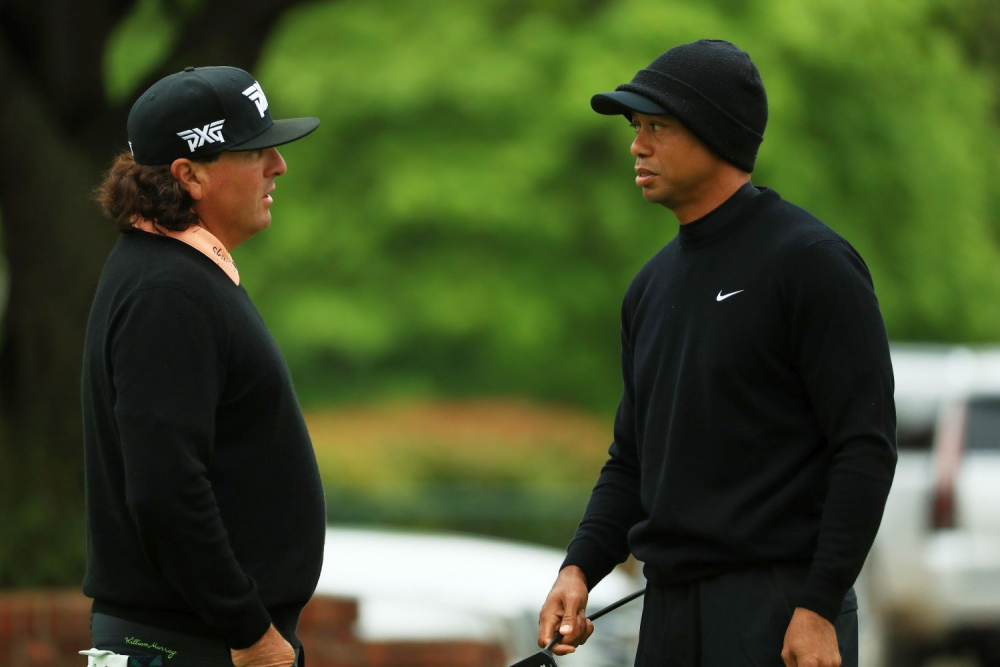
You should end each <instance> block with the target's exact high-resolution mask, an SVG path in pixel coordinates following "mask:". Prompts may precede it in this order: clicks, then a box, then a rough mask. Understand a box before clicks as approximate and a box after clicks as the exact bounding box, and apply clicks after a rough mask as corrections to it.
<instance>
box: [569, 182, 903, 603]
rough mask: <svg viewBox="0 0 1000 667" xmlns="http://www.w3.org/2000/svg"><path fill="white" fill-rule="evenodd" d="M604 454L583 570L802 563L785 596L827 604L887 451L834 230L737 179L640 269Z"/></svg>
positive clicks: (715, 570)
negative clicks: (796, 587)
mask: <svg viewBox="0 0 1000 667" xmlns="http://www.w3.org/2000/svg"><path fill="white" fill-rule="evenodd" d="M622 371H623V377H624V392H623V395H622V399H621V403H620V405H619V407H618V413H617V416H616V418H615V428H614V442H613V444H612V445H611V448H610V452H609V453H610V458H609V459H608V461H607V463H606V464H605V466H604V468H603V469H602V471H601V475H600V478H599V479H598V482H597V484H596V486H595V487H594V490H593V493H592V495H591V499H590V503H589V505H588V507H587V510H586V512H585V514H584V518H583V520H582V521H581V523H580V526H579V528H578V530H577V534H576V536H575V538H574V539H573V541H572V542H571V543H570V545H569V548H568V555H567V558H566V561H565V563H564V565H570V564H572V565H577V566H579V567H580V568H581V569H582V570H583V572H584V574H585V575H586V577H587V581H588V585H589V586H591V587H592V586H593V585H595V584H596V583H597V582H598V581H600V579H602V578H603V577H604V576H605V575H606V574H607V573H608V572H610V570H611V569H612V568H613V567H614V565H615V564H617V563H619V562H621V561H623V560H624V559H625V558H626V556H627V555H628V553H629V552H630V551H631V552H632V553H633V554H634V555H635V556H636V558H638V559H639V560H641V561H643V562H644V563H645V574H646V577H647V578H648V579H649V580H650V581H651V582H653V583H663V584H674V583H683V582H689V581H693V580H696V579H699V578H703V577H709V576H712V575H715V574H720V573H723V572H726V571H731V570H735V569H738V568H740V567H746V566H752V565H758V564H764V563H778V562H793V561H800V562H801V561H808V562H811V567H810V571H809V576H808V579H807V582H806V585H805V588H804V591H803V593H802V596H801V599H799V600H796V601H794V604H795V605H796V606H801V607H805V608H807V609H811V610H813V611H816V612H817V613H819V614H821V615H822V616H824V617H826V618H828V619H831V620H832V619H833V618H835V617H836V616H837V614H838V613H839V611H840V607H841V603H842V601H843V598H844V595H845V593H846V591H847V589H848V588H849V587H850V586H851V585H852V584H853V583H854V580H855V579H856V578H857V575H858V572H859V571H860V569H861V565H862V564H863V562H864V558H865V556H866V555H867V553H868V550H869V549H870V547H871V544H872V541H873V540H874V538H875V533H876V532H877V530H878V526H879V522H880V520H881V517H882V510H883V508H884V505H885V499H886V496H887V495H888V492H889V486H890V484H891V482H892V477H893V472H894V468H895V461H896V447H895V408H894V403H893V377H892V367H891V365H890V361H889V349H888V343H887V340H886V333H885V327H884V325H883V323H882V318H881V315H880V313H879V309H878V303H877V301H876V299H875V293H874V291H873V287H872V282H871V277H870V275H869V273H868V269H867V267H866V266H865V264H864V262H863V261H862V259H861V257H860V256H859V255H858V253H857V252H856V251H855V250H854V249H853V248H852V247H851V246H850V245H849V244H848V243H847V242H846V241H844V240H843V239H842V238H841V237H840V236H838V235H837V234H836V233H835V232H834V231H832V230H831V229H830V228H828V227H827V226H825V225H824V224H823V223H822V222H820V221H819V220H817V219H816V218H815V217H813V216H812V215H810V214H809V213H808V212H806V211H804V210H802V209H801V208H798V207H796V206H794V205H792V204H790V203H788V202H786V201H784V200H783V199H781V197H780V196H779V195H778V194H777V193H776V192H774V191H772V190H768V189H764V188H762V189H760V190H758V189H757V188H755V187H754V186H753V185H751V184H747V185H745V186H743V187H742V188H741V189H740V190H739V191H737V193H736V194H734V195H733V197H731V198H730V199H729V200H727V201H726V202H725V203H724V204H723V205H722V206H720V207H719V208H717V209H716V210H715V211H713V212H712V213H710V214H709V215H707V216H705V217H704V218H702V219H700V220H697V221H694V222H691V223H689V224H686V225H682V226H681V228H680V231H679V234H678V236H677V237H676V238H675V239H674V240H673V241H671V242H670V243H669V244H667V246H666V247H664V248H663V249H662V250H661V251H660V252H659V253H658V254H657V255H655V256H654V257H653V258H652V259H651V260H650V261H649V262H648V263H647V264H646V265H645V266H644V267H643V268H642V269H641V270H640V271H639V273H638V274H637V275H636V277H635V278H634V279H633V281H632V284H631V285H630V286H629V288H628V290H627V292H626V294H625V299H624V302H623V305H622Z"/></svg>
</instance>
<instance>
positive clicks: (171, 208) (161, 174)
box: [94, 151, 222, 232]
mask: <svg viewBox="0 0 1000 667" xmlns="http://www.w3.org/2000/svg"><path fill="white" fill-rule="evenodd" d="M221 155H222V154H221V153H216V154H214V155H209V156H206V157H205V158H202V159H198V160H193V161H197V162H214V161H215V160H218V159H219V156H221ZM94 196H95V199H97V202H98V203H99V204H100V205H101V208H102V209H103V210H104V213H105V215H107V216H108V217H109V218H111V219H112V220H114V221H115V223H116V224H117V225H118V229H119V230H121V231H123V232H130V231H132V230H133V229H135V228H134V227H133V226H132V223H133V222H135V221H136V220H137V219H139V218H143V219H145V220H149V221H150V222H155V223H156V224H157V225H158V226H160V227H162V228H164V229H169V230H171V231H176V232H179V231H184V230H185V229H187V228H188V227H190V226H191V225H193V224H195V223H197V222H198V216H197V215H195V214H194V211H192V210H191V206H192V204H194V201H193V200H192V199H191V197H190V195H188V193H187V191H186V190H185V189H184V188H182V187H181V184H180V183H178V182H177V181H176V180H174V177H173V176H171V175H170V165H169V164H167V165H158V166H152V167H151V166H147V165H142V164H136V162H135V159H134V158H133V157H132V153H131V152H129V151H124V152H122V153H121V154H120V155H119V156H118V157H116V158H115V161H114V162H113V163H112V164H111V168H110V169H108V173H107V176H105V178H104V181H103V182H102V183H101V184H100V185H99V186H97V189H96V190H95V192H94Z"/></svg>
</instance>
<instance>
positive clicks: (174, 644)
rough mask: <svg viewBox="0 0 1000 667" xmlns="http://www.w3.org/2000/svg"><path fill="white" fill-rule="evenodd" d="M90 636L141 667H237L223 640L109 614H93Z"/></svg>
mask: <svg viewBox="0 0 1000 667" xmlns="http://www.w3.org/2000/svg"><path fill="white" fill-rule="evenodd" d="M90 634H91V636H92V637H93V640H94V648H99V649H104V650H107V651H114V652H115V653H117V654H118V655H127V656H135V657H136V660H135V663H136V664H137V665H139V666H141V667H146V666H147V665H149V666H150V667H161V666H162V667H167V666H168V665H169V667H232V666H233V661H232V660H231V659H230V654H229V647H228V646H226V644H225V642H223V641H222V640H214V639H206V638H204V637H194V636H191V635H185V634H181V633H179V632H173V631H171V630H164V629H162V628H156V627H153V626H150V625H145V624H142V623H133V622H132V621H127V620H125V619H122V618H116V617H114V616H108V615H107V614H91V617H90ZM305 664H306V663H305V655H304V653H303V652H302V649H301V647H300V648H297V649H295V665H294V667H305ZM129 665H130V666H131V665H132V662H131V661H130V662H129Z"/></svg>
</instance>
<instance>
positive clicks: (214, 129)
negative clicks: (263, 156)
mask: <svg viewBox="0 0 1000 667" xmlns="http://www.w3.org/2000/svg"><path fill="white" fill-rule="evenodd" d="M318 125H319V119H318V118H289V119H285V120H272V119H271V112H270V111H269V109H268V103H267V97H265V95H264V91H263V89H261V87H260V84H259V83H257V81H256V80H255V79H254V78H253V77H252V76H250V74H249V73H247V72H245V71H243V70H241V69H239V68H237V67H187V68H185V69H184V71H183V72H177V73H176V74H171V75H170V76H167V77H164V78H162V79H160V80H159V81H157V82H156V83H154V84H153V85H152V86H150V88H149V90H147V91H146V92H145V93H143V94H142V96H141V97H140V98H139V99H138V100H136V102H135V104H133V105H132V111H130V112H129V115H128V145H129V148H130V149H131V150H132V156H133V157H134V158H135V161H136V162H137V163H138V164H144V165H163V164H170V163H171V162H173V161H174V160H176V159H177V158H182V157H201V156H206V155H213V154H215V153H221V152H222V151H251V150H257V149H260V148H270V147H271V146H281V145H282V144H287V143H289V142H291V141H295V140H296V139H301V138H302V137H304V136H306V135H307V134H309V133H310V132H312V131H313V130H315V129H316V127H317V126H318Z"/></svg>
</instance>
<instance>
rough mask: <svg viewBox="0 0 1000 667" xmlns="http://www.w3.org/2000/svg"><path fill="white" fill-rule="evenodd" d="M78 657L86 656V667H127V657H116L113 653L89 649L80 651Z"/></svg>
mask: <svg viewBox="0 0 1000 667" xmlns="http://www.w3.org/2000/svg"><path fill="white" fill-rule="evenodd" d="M80 655H85V656H87V667H128V656H127V655H118V654H117V653H115V652H114V651H105V650H102V649H99V648H89V649H87V650H86V651H80Z"/></svg>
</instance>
